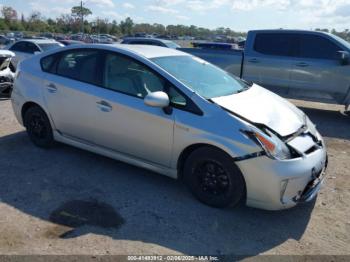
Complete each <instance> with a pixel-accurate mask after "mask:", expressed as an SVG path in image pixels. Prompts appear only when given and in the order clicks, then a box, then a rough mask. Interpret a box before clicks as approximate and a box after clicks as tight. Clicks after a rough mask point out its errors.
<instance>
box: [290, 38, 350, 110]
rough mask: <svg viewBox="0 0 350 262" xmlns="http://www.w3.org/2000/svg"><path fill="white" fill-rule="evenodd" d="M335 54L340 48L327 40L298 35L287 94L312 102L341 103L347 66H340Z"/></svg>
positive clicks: (347, 82) (347, 77) (349, 78)
mask: <svg viewBox="0 0 350 262" xmlns="http://www.w3.org/2000/svg"><path fill="white" fill-rule="evenodd" d="M338 51H343V47H342V46H340V45H339V44H338V43H337V42H335V41H334V40H332V39H330V38H327V37H325V36H322V35H315V34H301V35H299V37H298V53H297V57H298V58H297V60H295V62H294V64H293V70H292V73H291V91H294V92H295V93H299V94H300V95H301V96H303V97H307V98H310V99H312V100H316V101H322V100H323V99H335V100H336V101H337V102H339V103H342V102H343V100H344V99H345V96H346V94H347V92H348V90H349V87H350V75H349V68H350V66H348V65H346V66H343V65H341V63H340V59H339V54H338Z"/></svg>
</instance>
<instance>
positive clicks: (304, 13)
mask: <svg viewBox="0 0 350 262" xmlns="http://www.w3.org/2000/svg"><path fill="white" fill-rule="evenodd" d="M79 3H80V1H79V0H0V7H1V6H4V5H5V6H12V7H13V8H15V9H16V10H17V12H18V13H19V14H21V13H23V14H24V16H28V15H29V14H30V13H31V12H32V11H39V12H41V14H42V15H44V16H45V17H52V18H54V17H57V16H59V15H60V14H65V13H70V9H71V7H72V6H74V5H79ZM84 3H85V6H86V7H88V8H89V9H91V10H92V12H93V15H92V16H90V17H89V20H91V19H94V18H96V17H100V18H108V19H110V20H114V19H115V20H117V21H118V22H119V21H120V20H122V19H125V18H126V17H128V16H130V17H131V18H132V19H133V20H134V21H135V22H137V23H143V22H145V23H161V24H164V25H169V24H185V25H195V26H200V27H206V28H210V29H214V28H217V27H229V28H231V29H233V30H235V31H248V30H251V29H268V28H269V29H274V28H286V29H287V28H290V29H315V28H328V29H332V28H335V29H336V30H344V29H346V28H349V29H350V0H126V1H122V0H85V1H84Z"/></svg>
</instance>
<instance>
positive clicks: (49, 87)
mask: <svg viewBox="0 0 350 262" xmlns="http://www.w3.org/2000/svg"><path fill="white" fill-rule="evenodd" d="M47 90H48V91H49V92H50V93H56V92H57V87H56V85H55V84H53V83H50V84H48V85H47Z"/></svg>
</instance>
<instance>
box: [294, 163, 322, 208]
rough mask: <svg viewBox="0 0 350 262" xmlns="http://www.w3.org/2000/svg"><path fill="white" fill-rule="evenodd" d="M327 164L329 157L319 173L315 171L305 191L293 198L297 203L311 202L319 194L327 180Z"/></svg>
mask: <svg viewBox="0 0 350 262" xmlns="http://www.w3.org/2000/svg"><path fill="white" fill-rule="evenodd" d="M327 165H328V157H327V158H326V164H325V167H324V168H323V169H322V170H321V171H320V172H318V173H316V172H314V173H313V174H312V177H313V179H312V180H311V181H310V182H309V183H308V184H307V185H306V187H305V189H304V191H303V192H302V193H301V194H300V196H296V197H295V198H294V199H293V200H294V201H295V202H296V203H305V202H310V201H312V200H313V199H314V198H315V197H316V196H317V193H318V192H319V191H320V189H321V187H322V185H323V182H324V180H325V176H326V169H327Z"/></svg>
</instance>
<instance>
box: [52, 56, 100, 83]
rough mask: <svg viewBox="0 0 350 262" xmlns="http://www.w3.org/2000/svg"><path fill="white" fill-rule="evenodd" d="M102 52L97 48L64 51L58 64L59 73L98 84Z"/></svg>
mask: <svg viewBox="0 0 350 262" xmlns="http://www.w3.org/2000/svg"><path fill="white" fill-rule="evenodd" d="M99 54H100V53H99V52H98V51H97V50H73V51H68V52H64V53H63V55H62V56H61V57H60V59H59V61H58V64H57V74H58V75H60V76H64V77H68V78H71V79H75V80H78V81H82V82H86V83H90V84H98V83H99V80H98V78H99V77H97V76H98V75H99V74H98V73H97V71H96V70H98V68H99V66H98V62H99V57H100V55H99Z"/></svg>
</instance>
